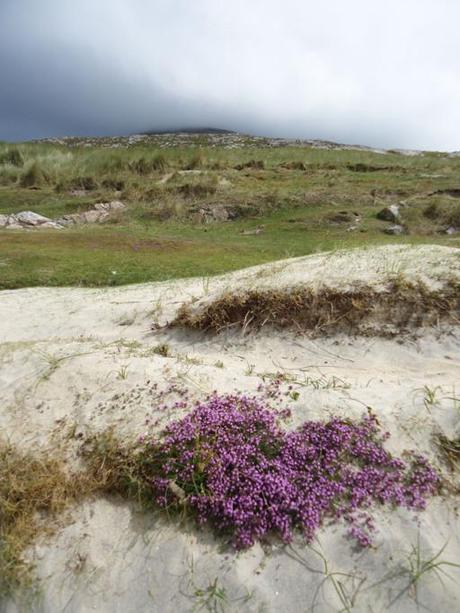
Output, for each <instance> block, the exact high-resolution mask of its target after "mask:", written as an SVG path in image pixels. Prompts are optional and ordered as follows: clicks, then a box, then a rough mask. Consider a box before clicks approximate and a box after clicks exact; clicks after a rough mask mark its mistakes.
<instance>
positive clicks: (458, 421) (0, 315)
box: [0, 246, 460, 613]
mask: <svg viewBox="0 0 460 613" xmlns="http://www.w3.org/2000/svg"><path fill="white" fill-rule="evenodd" d="M396 274H402V275H404V276H405V277H407V278H409V279H418V278H420V279H422V280H423V281H425V282H426V283H429V284H430V285H432V286H434V287H435V286H436V284H438V283H439V282H440V281H441V280H442V279H445V278H447V277H452V276H457V277H460V252H459V251H458V250H455V249H450V248H447V247H435V246H426V247H409V246H401V247H381V248H377V249H369V250H360V251H355V252H338V253H334V254H321V255H315V256H311V257H307V258H297V259H295V260H286V261H284V262H279V263H275V264H270V265H265V266H260V267H256V268H252V269H248V270H244V271H239V272H237V273H232V274H230V275H225V276H222V277H219V278H211V279H191V280H184V281H177V282H168V283H155V284H145V285H139V286H129V287H121V288H110V289H61V288H60V289H54V288H33V289H25V290H17V291H6V292H2V293H1V294H0V401H1V403H0V406H1V407H2V408H1V410H0V427H1V431H2V436H3V437H4V438H7V439H9V440H10V441H12V442H13V443H14V444H15V445H17V446H19V447H21V448H24V449H35V448H37V446H45V447H50V448H51V447H52V446H53V445H55V444H58V442H59V441H62V438H63V434H64V433H65V432H68V431H70V430H71V431H72V432H73V436H74V441H75V440H76V441H80V440H82V439H84V438H85V437H86V436H87V435H88V434H89V433H91V432H94V431H99V430H102V429H104V428H106V427H107V426H111V425H113V426H115V427H116V429H117V431H118V432H120V433H125V434H126V435H128V436H137V435H139V434H141V433H142V432H143V431H144V429H145V423H146V420H147V419H149V418H152V417H153V418H157V417H160V418H161V421H160V424H159V426H158V427H160V426H161V423H165V422H166V421H167V420H168V419H171V418H172V417H173V416H174V415H175V414H176V413H175V412H174V411H172V410H166V411H165V410H163V411H162V412H161V411H160V410H159V409H158V401H157V399H156V396H155V394H156V392H154V391H153V390H154V387H153V386H154V385H155V384H158V389H160V390H161V389H165V388H166V387H167V386H168V384H170V383H171V382H175V383H177V384H178V385H180V386H183V387H186V388H187V389H189V390H190V391H191V392H192V393H193V394H194V395H195V396H196V397H202V396H203V395H204V394H206V393H207V392H210V391H212V390H214V389H217V390H218V391H219V392H227V391H234V390H245V391H248V392H254V393H255V392H256V389H257V386H258V385H259V383H260V382H261V380H262V378H263V377H265V378H266V379H268V378H269V377H270V376H273V375H275V374H276V373H283V374H285V375H289V378H290V379H291V384H292V385H294V387H295V389H296V390H297V391H298V392H299V397H298V398H297V399H296V400H292V399H291V400H289V404H290V406H291V408H292V411H293V414H294V425H295V424H296V423H299V422H301V421H302V420H304V419H307V418H326V417H328V416H330V415H347V416H350V417H359V416H361V415H362V414H363V412H365V411H366V407H372V409H373V410H374V411H375V413H376V414H377V415H378V417H379V420H380V421H381V423H382V425H383V427H384V428H386V429H388V430H389V431H390V432H391V438H390V440H389V441H388V448H390V449H391V450H392V451H395V452H398V453H401V452H403V451H404V450H405V449H418V450H419V451H421V452H423V453H425V454H426V455H427V456H429V457H430V459H431V460H432V461H433V463H434V464H435V465H436V466H439V467H440V469H441V470H442V471H443V473H444V474H446V475H447V476H448V477H449V479H451V480H453V479H454V476H453V475H449V474H448V472H447V469H446V467H445V466H443V465H442V464H441V459H440V456H439V453H438V451H437V448H436V445H435V443H434V438H433V435H434V434H435V433H436V432H443V433H444V434H445V435H446V436H448V437H453V436H458V429H459V425H460V328H451V329H450V330H445V329H444V330H441V329H430V330H425V331H423V333H422V332H420V333H419V334H418V335H417V338H413V337H405V338H397V339H394V340H385V339H379V338H364V337H361V338H352V337H348V336H335V337H332V338H319V339H318V338H316V339H314V340H312V339H310V338H308V337H301V336H299V335H294V334H292V333H288V332H284V333H279V332H273V331H270V330H265V329H264V330H263V332H260V333H258V334H256V335H254V334H251V335H242V334H241V333H238V334H226V335H220V336H204V335H202V334H201V333H200V334H199V333H191V332H186V331H183V330H172V329H165V328H161V326H163V325H164V324H165V323H167V322H168V321H171V320H172V319H173V318H174V316H175V314H176V312H177V310H178V308H179V307H180V306H181V305H182V304H183V303H184V302H186V301H195V303H196V304H198V305H199V304H203V303H204V302H206V301H208V300H210V299H211V298H212V297H213V296H215V295H217V294H218V293H219V292H221V291H223V290H227V289H229V288H230V289H231V288H236V287H241V286H245V287H248V286H249V287H254V286H256V285H257V286H259V285H262V286H264V287H270V286H276V287H280V286H284V287H289V286H290V285H293V284H298V283H305V284H310V285H311V284H313V285H318V284H319V283H327V284H331V285H335V286H343V287H346V286H347V285H349V284H350V283H352V282H353V281H356V280H360V281H367V282H369V283H370V284H374V285H378V284H380V283H382V282H384V281H385V280H386V279H389V278H391V276H392V275H396ZM152 322H155V323H156V324H157V325H158V326H159V329H158V330H156V331H152V329H151V324H152ZM159 344H167V346H168V348H169V356H168V357H163V356H162V355H160V354H159V353H157V352H156V351H157V350H156V349H155V348H156V347H157V346H158V345H159ZM425 386H429V388H430V390H432V391H433V392H434V401H432V402H428V400H427V390H426V387H425ZM75 444H76V443H75V442H69V457H70V458H72V451H73V449H74V447H72V445H74V446H75ZM457 505H458V499H457V500H456V499H455V498H454V497H449V498H448V499H447V498H446V499H444V498H440V497H438V498H435V499H433V500H432V501H431V502H430V503H429V506H428V509H427V510H426V511H425V512H423V513H421V514H420V515H419V517H418V518H414V517H413V513H409V512H407V511H406V512H404V511H401V510H400V511H397V512H388V511H387V512H385V513H383V512H379V513H378V516H377V522H376V523H377V526H378V529H379V531H378V534H377V537H376V542H375V547H374V548H372V549H370V550H366V551H362V550H360V551H356V550H355V549H354V548H353V545H352V544H351V543H350V542H349V541H348V540H347V539H346V538H345V537H344V531H343V530H342V529H341V527H340V526H334V527H332V526H329V527H325V528H324V530H323V531H321V532H320V534H319V535H318V541H316V542H314V543H312V547H308V546H306V545H305V544H304V543H303V542H301V541H299V542H296V543H294V544H293V545H291V546H289V547H281V546H279V545H274V546H273V547H267V548H262V547H261V546H255V547H253V548H252V549H251V550H249V551H247V552H244V553H239V554H238V555H236V554H234V553H232V552H231V551H228V550H225V551H222V550H221V549H220V546H219V545H220V544H219V542H217V541H216V540H215V539H214V538H213V537H212V535H210V534H207V533H203V532H201V533H199V532H196V531H195V530H193V529H191V528H186V527H179V526H177V525H174V524H173V523H167V522H165V520H164V519H161V518H159V517H155V516H148V517H147V516H145V515H141V514H140V513H139V512H137V511H136V510H135V509H133V508H132V507H130V506H129V505H127V504H124V503H121V502H119V501H115V500H102V499H101V500H92V501H88V502H86V503H85V504H83V505H81V506H80V507H78V508H76V509H74V510H73V512H72V521H70V522H68V521H67V522H66V523H65V524H64V525H63V528H62V529H61V530H60V531H59V532H58V533H57V534H56V535H55V537H53V539H51V540H48V541H42V542H40V543H37V545H36V547H35V548H34V550H33V551H32V552H31V556H32V557H33V558H34V559H35V560H36V563H37V574H38V576H39V577H40V586H41V596H40V599H39V600H37V601H36V602H35V603H34V604H33V605H30V604H29V605H26V608H27V607H28V610H33V611H43V612H45V611H46V612H50V613H51V612H53V613H54V612H56V611H66V612H85V611H98V612H107V613H109V612H114V611H119V612H122V611H123V612H131V611H132V612H134V611H135V612H136V613H137V612H141V611H142V612H143V611H158V612H160V611H161V612H169V611H171V612H172V611H192V610H199V609H200V607H201V610H221V609H222V610H228V611H273V612H276V611H282V610H286V611H309V610H315V611H319V612H323V611H324V612H326V611H340V610H347V607H348V609H351V608H353V610H356V611H369V612H374V613H376V612H379V611H382V612H383V611H387V610H394V611H408V612H410V611H417V610H419V609H425V610H429V611H455V610H458V609H459V607H460V601H459V598H460V587H459V586H460V569H458V568H455V567H453V566H443V567H441V568H442V570H443V571H445V572H446V573H447V574H448V575H449V576H445V575H440V576H438V574H436V572H434V571H429V572H425V573H423V574H422V576H421V577H420V579H419V581H418V582H417V585H416V588H417V589H415V587H414V585H411V575H410V573H409V569H410V568H411V563H413V562H414V559H415V558H414V554H413V550H412V548H413V547H415V548H416V549H418V550H419V551H420V554H421V556H422V558H423V559H424V560H427V559H429V558H432V557H433V556H434V555H435V554H437V553H438V552H439V551H440V550H441V548H442V547H444V545H445V549H444V551H443V552H442V554H441V556H440V558H439V560H440V561H449V562H455V563H460V520H459V517H458V511H457ZM411 552H412V553H411ZM326 560H327V569H326V566H325V561H326ZM337 573H345V574H343V575H339V574H337ZM441 579H442V581H441ZM214 583H215V585H216V586H217V588H223V589H224V590H225V593H221V596H222V598H219V597H213V592H212V590H211V589H210V590H207V588H208V587H209V586H212V585H213V584H214ZM341 586H342V587H341ZM342 590H343V591H342ZM18 603H19V604H18ZM18 603H16V604H15V603H9V604H8V605H7V606H6V611H8V613H10V612H13V611H17V610H19V609H20V606H21V605H20V600H18ZM344 603H345V604H344ZM345 605H346V606H345ZM213 607H214V608H213ZM219 607H221V609H220V608H219Z"/></svg>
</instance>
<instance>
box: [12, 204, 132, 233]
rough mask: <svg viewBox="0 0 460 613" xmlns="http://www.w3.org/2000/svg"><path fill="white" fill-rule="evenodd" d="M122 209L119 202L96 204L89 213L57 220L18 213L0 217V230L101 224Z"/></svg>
mask: <svg viewBox="0 0 460 613" xmlns="http://www.w3.org/2000/svg"><path fill="white" fill-rule="evenodd" d="M124 208H125V205H124V204H123V202H120V201H119V200H114V201H113V202H98V203H97V204H95V205H94V208H93V209H91V210H89V211H85V212H84V213H73V214H71V215H63V216H62V217H59V218H57V219H50V218H49V217H44V216H43V215H39V214H38V213H34V212H33V211H20V212H19V213H14V214H12V215H0V228H6V229H8V230H27V229H28V230H32V229H39V228H42V229H48V230H50V229H52V230H62V229H63V228H65V227H68V226H73V225H77V224H89V223H103V222H104V221H107V219H109V217H110V215H111V213H112V212H113V211H120V210H122V209H124Z"/></svg>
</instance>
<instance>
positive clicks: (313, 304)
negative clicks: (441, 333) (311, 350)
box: [171, 280, 460, 335]
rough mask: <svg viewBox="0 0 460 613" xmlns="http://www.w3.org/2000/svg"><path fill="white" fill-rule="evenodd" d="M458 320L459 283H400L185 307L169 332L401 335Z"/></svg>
mask: <svg viewBox="0 0 460 613" xmlns="http://www.w3.org/2000/svg"><path fill="white" fill-rule="evenodd" d="M459 318H460V283H459V282H458V281H455V280H449V281H447V282H446V283H445V285H444V286H443V287H442V288H441V289H437V290H434V289H430V288H429V287H427V286H426V285H425V284H423V283H422V282H410V281H404V280H396V281H392V282H391V283H389V284H387V285H386V287H384V288H383V289H382V290H379V289H376V288H373V287H371V286H366V285H356V286H355V287H353V288H351V289H347V290H342V289H336V288H329V287H323V288H320V289H318V290H314V289H311V288H309V287H294V288H291V289H281V290H275V289H252V290H247V291H241V292H238V291H236V292H232V293H226V294H223V295H222V296H220V297H218V298H216V299H215V300H213V301H211V302H210V303H208V304H205V305H204V306H203V307H201V308H198V309H196V310H193V309H192V308H191V307H190V306H189V305H187V304H186V305H184V306H183V307H182V308H181V309H180V310H179V312H178V314H177V317H176V319H175V320H174V321H173V322H172V323H171V326H183V327H188V328H195V329H200V330H210V331H214V332H219V331H221V330H223V329H226V328H229V327H241V328H244V329H246V328H247V327H249V326H251V327H253V328H256V329H259V328H261V327H263V326H265V325H269V326H275V327H277V328H294V329H297V330H300V331H304V332H305V331H312V332H314V333H318V334H319V333H321V334H324V333H333V332H339V331H344V332H355V333H367V332H369V331H370V330H372V331H373V333H374V334H384V335H387V334H392V333H399V332H401V331H404V330H405V329H410V328H416V327H420V326H428V325H436V324H438V323H440V322H443V321H455V322H458V321H459Z"/></svg>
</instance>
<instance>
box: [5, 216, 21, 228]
mask: <svg viewBox="0 0 460 613" xmlns="http://www.w3.org/2000/svg"><path fill="white" fill-rule="evenodd" d="M11 225H18V220H17V217H16V215H15V214H14V213H12V214H11V215H8V217H7V219H6V226H7V227H9V226H11Z"/></svg>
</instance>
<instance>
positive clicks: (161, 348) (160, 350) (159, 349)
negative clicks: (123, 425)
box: [153, 343, 171, 358]
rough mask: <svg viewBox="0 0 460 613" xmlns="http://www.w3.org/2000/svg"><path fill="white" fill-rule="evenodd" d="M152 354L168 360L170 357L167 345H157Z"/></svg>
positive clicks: (169, 348) (169, 349)
mask: <svg viewBox="0 0 460 613" xmlns="http://www.w3.org/2000/svg"><path fill="white" fill-rule="evenodd" d="M153 353H156V354H157V355H161V356H162V357H163V358H168V357H170V356H171V347H170V346H169V345H168V343H159V344H158V345H156V346H155V347H154V348H153Z"/></svg>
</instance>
